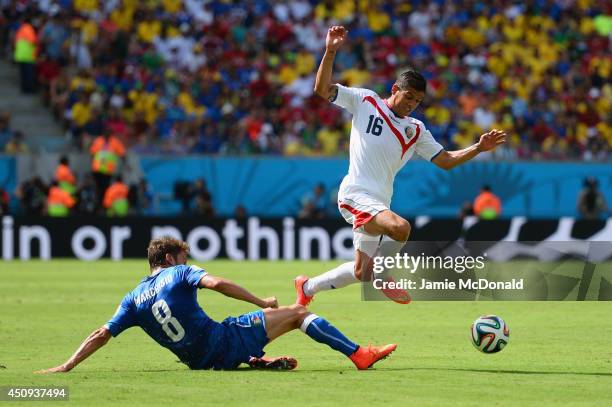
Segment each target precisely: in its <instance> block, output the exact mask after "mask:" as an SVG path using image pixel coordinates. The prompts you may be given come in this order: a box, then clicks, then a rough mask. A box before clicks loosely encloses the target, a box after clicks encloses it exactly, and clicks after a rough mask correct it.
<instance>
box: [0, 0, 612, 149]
mask: <svg viewBox="0 0 612 407" xmlns="http://www.w3.org/2000/svg"><path fill="white" fill-rule="evenodd" d="M0 5H1V7H2V9H1V10H2V13H1V17H0V18H2V19H3V20H4V21H0V27H2V28H0V30H3V31H2V33H0V37H1V38H2V41H3V42H4V44H3V45H4V46H7V45H9V44H12V43H14V38H15V36H16V33H17V32H18V30H19V28H20V27H21V25H22V24H31V25H32V27H33V29H34V30H35V33H36V36H37V39H36V40H37V47H38V54H37V59H36V65H37V78H38V84H39V88H40V89H41V92H43V95H44V98H45V100H46V101H47V102H48V103H49V106H50V107H51V109H52V110H53V112H54V113H55V114H56V116H57V118H58V120H61V121H62V122H63V124H64V125H65V126H66V128H67V129H68V130H69V131H70V133H71V135H72V140H73V143H74V145H75V146H76V147H77V148H81V149H87V148H89V147H88V146H89V143H91V140H92V139H93V138H94V137H95V136H97V135H99V134H101V133H102V132H103V131H104V129H110V131H112V133H113V134H114V135H115V136H117V137H119V138H120V139H121V140H122V141H123V142H124V143H125V144H126V147H127V148H128V150H131V151H136V152H139V153H164V154H165V153H171V154H184V153H209V154H228V155H237V154H277V155H316V156H320V155H322V156H332V155H338V154H346V152H347V148H348V140H347V139H348V128H349V126H350V122H349V118H348V117H347V116H346V115H345V114H341V113H340V112H339V111H338V110H337V109H336V108H335V107H332V106H330V104H329V103H327V102H325V101H323V100H319V99H318V98H316V97H313V93H312V89H313V83H314V74H315V72H316V68H317V64H318V61H319V60H320V58H321V55H322V52H323V48H324V41H325V34H326V31H327V28H328V27H329V26H330V25H332V24H343V25H345V26H346V27H347V28H348V29H349V31H350V33H349V37H350V41H349V42H348V43H347V44H346V45H345V46H344V47H343V49H342V50H341V51H340V52H339V54H338V56H337V59H336V65H335V73H336V78H337V80H338V81H340V82H342V83H345V84H348V85H350V86H357V87H368V88H371V89H374V90H376V91H378V92H379V93H381V94H387V93H388V92H389V89H390V88H391V84H392V83H393V81H394V78H395V76H396V73H397V72H398V71H400V70H401V69H402V67H406V66H415V67H416V68H418V69H420V70H421V71H422V72H423V74H424V75H425V77H426V78H427V79H428V82H429V86H428V96H427V98H426V99H425V101H424V103H423V104H422V106H421V108H420V109H419V110H418V111H417V112H416V116H417V117H419V118H421V119H423V120H424V121H425V123H426V125H427V126H428V128H429V129H430V130H431V131H432V133H433V134H434V136H435V137H436V138H437V139H438V140H439V141H440V142H441V143H442V144H443V145H445V147H447V148H448V149H454V148H462V147H465V146H467V145H469V144H471V143H472V142H473V141H474V139H475V137H477V136H478V135H479V134H480V133H482V132H484V131H486V130H488V129H490V128H492V127H498V128H503V129H505V130H506V131H507V132H508V133H509V134H510V135H511V137H510V142H509V143H508V145H507V146H505V147H504V148H502V149H500V150H499V151H498V152H496V155H497V156H498V158H501V159H566V158H572V159H582V160H606V159H608V158H609V151H610V145H611V144H612V129H611V127H612V116H611V115H610V111H611V109H610V103H611V100H612V86H611V85H610V83H609V80H608V78H609V77H610V70H611V67H612V58H611V57H610V34H611V30H612V23H611V17H610V14H611V11H612V6H611V5H610V3H609V2H605V1H594V0H560V1H544V0H535V1H529V2H516V1H508V0H494V1H486V2H485V1H478V0H476V1H475V0H469V1H460V0H446V1H445V0H432V1H427V2H425V1H417V0H413V1H400V0H395V1H376V0H370V1H368V0H326V1H320V2H319V1H308V0H290V1H274V0H254V1H248V2H247V1H229V0H225V1H223V0H213V1H210V0H183V1H177V0H147V1H137V0H107V1H99V0H72V1H71V0H55V1H54V0H39V1H23V0H0ZM28 33H29V31H28V32H26V33H25V34H24V35H23V36H22V37H20V38H25V39H26V40H27V38H28V35H29V34H28ZM25 49H26V51H27V48H25Z"/></svg>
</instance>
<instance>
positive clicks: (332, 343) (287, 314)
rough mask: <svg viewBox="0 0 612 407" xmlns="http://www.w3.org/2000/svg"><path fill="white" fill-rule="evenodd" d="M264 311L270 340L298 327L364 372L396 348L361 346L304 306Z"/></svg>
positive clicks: (393, 346)
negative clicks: (339, 353) (342, 355)
mask: <svg viewBox="0 0 612 407" xmlns="http://www.w3.org/2000/svg"><path fill="white" fill-rule="evenodd" d="M263 312H264V315H265V327H266V334H267V337H268V339H269V340H270V341H273V340H274V339H276V338H278V337H279V336H282V335H284V334H285V333H287V332H289V331H292V330H293V329H297V328H300V330H302V332H304V333H305V334H306V335H308V336H309V337H310V338H312V339H313V340H315V341H317V342H319V343H323V344H325V345H327V346H329V347H330V348H332V349H334V350H336V351H338V352H341V353H342V354H344V355H345V356H347V357H348V358H350V359H351V361H353V363H354V364H355V366H357V368H358V369H367V368H368V367H370V366H372V365H373V364H374V363H376V362H377V361H379V360H381V359H383V358H385V357H387V356H388V355H389V354H390V353H391V352H393V351H394V350H395V348H396V345H394V344H392V345H386V346H382V347H375V346H368V347H360V346H359V345H357V344H356V343H354V342H352V341H351V340H350V339H348V338H347V337H346V336H344V334H343V333H342V332H340V331H339V330H338V329H337V328H336V327H334V326H333V325H331V324H330V323H329V322H328V321H327V320H325V319H324V318H321V317H319V316H318V315H316V314H312V313H310V312H309V311H308V310H307V309H306V307H303V306H301V305H298V304H294V305H291V306H289V307H279V308H277V309H271V308H268V309H265V310H264V311H263Z"/></svg>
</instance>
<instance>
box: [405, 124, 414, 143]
mask: <svg viewBox="0 0 612 407" xmlns="http://www.w3.org/2000/svg"><path fill="white" fill-rule="evenodd" d="M414 133H415V132H414V129H413V128H412V127H411V126H407V127H406V128H405V129H404V134H406V138H407V139H408V140H410V139H411V138H412V137H414Z"/></svg>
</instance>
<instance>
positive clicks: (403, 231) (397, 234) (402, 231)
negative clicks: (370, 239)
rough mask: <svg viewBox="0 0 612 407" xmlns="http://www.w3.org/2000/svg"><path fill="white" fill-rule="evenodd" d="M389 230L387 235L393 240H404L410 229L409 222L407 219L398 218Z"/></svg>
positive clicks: (406, 238) (407, 236)
mask: <svg viewBox="0 0 612 407" xmlns="http://www.w3.org/2000/svg"><path fill="white" fill-rule="evenodd" d="M390 229H391V230H390V231H389V237H390V238H391V239H393V240H397V241H398V242H405V241H406V240H408V238H409V237H410V231H411V230H412V228H411V227H410V222H408V221H407V220H404V219H402V220H400V221H397V222H395V223H394V224H393V225H392V226H391V228H390Z"/></svg>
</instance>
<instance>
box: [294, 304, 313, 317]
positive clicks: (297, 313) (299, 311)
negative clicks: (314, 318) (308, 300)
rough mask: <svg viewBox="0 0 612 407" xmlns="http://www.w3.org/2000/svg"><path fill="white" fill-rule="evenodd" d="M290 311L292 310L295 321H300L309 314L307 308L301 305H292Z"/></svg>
mask: <svg viewBox="0 0 612 407" xmlns="http://www.w3.org/2000/svg"><path fill="white" fill-rule="evenodd" d="M291 309H292V310H293V315H294V317H295V318H296V319H297V320H301V319H303V318H304V317H305V316H306V315H308V314H309V311H308V308H306V307H305V306H303V305H301V304H293V305H292V306H291Z"/></svg>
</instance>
